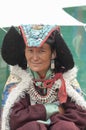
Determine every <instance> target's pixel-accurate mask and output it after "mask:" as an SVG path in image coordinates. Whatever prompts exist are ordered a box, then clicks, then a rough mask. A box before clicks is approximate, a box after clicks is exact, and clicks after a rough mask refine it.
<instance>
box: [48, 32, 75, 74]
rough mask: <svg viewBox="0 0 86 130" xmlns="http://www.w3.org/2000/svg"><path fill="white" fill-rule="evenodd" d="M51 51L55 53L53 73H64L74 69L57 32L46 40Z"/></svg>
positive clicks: (68, 51)
mask: <svg viewBox="0 0 86 130" xmlns="http://www.w3.org/2000/svg"><path fill="white" fill-rule="evenodd" d="M46 43H47V44H49V45H50V47H51V51H52V52H53V51H56V58H55V62H54V63H55V72H66V71H67V70H69V69H72V68H73V67H74V60H73V56H72V54H71V51H70V50H69V48H68V46H67V44H66V43H65V41H64V39H63V38H62V36H61V34H60V32H59V31H57V30H55V31H54V32H53V33H52V34H51V35H50V36H49V38H48V39H47V41H46Z"/></svg>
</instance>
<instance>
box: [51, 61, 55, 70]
mask: <svg viewBox="0 0 86 130" xmlns="http://www.w3.org/2000/svg"><path fill="white" fill-rule="evenodd" d="M51 69H52V70H53V69H55V63H54V60H53V59H52V60H51Z"/></svg>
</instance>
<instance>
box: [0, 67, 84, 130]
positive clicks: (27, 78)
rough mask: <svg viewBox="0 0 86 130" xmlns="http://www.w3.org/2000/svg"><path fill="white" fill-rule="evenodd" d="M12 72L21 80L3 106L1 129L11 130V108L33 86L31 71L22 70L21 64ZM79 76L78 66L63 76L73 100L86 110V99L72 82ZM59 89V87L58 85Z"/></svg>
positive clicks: (13, 68)
mask: <svg viewBox="0 0 86 130" xmlns="http://www.w3.org/2000/svg"><path fill="white" fill-rule="evenodd" d="M11 73H12V74H14V75H17V76H19V77H20V78H21V82H19V83H18V84H17V87H16V88H14V89H13V91H12V92H11V93H10V94H9V96H8V99H7V101H6V104H5V106H4V108H3V113H2V123H1V130H10V127H9V115H10V112H11V108H12V106H13V105H14V103H15V102H18V100H19V99H20V98H21V97H24V94H25V91H27V90H28V87H29V86H33V81H32V77H31V75H30V74H29V73H27V72H26V71H25V70H22V69H21V68H20V67H19V66H17V65H16V66H13V67H12V70H11ZM76 77H77V68H76V67H74V68H73V69H71V70H69V71H67V72H65V73H64V74H63V78H64V80H65V85H66V92H67V95H68V96H69V97H71V100H73V101H74V102H75V103H76V104H77V105H79V106H81V107H82V109H85V110H86V101H85V99H84V98H83V96H82V95H80V94H79V93H78V92H77V91H76V90H75V89H74V88H73V86H72V85H71V84H70V82H71V81H72V80H73V79H74V78H76ZM55 85H56V86H58V82H57V81H56V82H55ZM58 89H59V87H58ZM13 95H15V96H13Z"/></svg>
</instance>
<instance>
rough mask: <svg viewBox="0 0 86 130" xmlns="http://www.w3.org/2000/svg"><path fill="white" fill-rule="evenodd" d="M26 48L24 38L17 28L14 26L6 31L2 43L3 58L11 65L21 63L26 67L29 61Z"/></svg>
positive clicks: (21, 65)
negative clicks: (26, 56)
mask: <svg viewBox="0 0 86 130" xmlns="http://www.w3.org/2000/svg"><path fill="white" fill-rule="evenodd" d="M24 50H25V43H24V40H23V38H22V36H21V34H20V33H19V32H18V31H17V30H16V28H15V27H13V26H12V27H11V28H10V29H9V31H8V32H7V33H6V35H5V37H4V40H3V43H2V48H1V55H2V58H3V59H4V60H5V62H6V63H7V64H9V65H19V66H20V67H22V68H23V69H26V67H27V62H26V58H25V54H24Z"/></svg>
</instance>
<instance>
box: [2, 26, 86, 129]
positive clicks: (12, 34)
mask: <svg viewBox="0 0 86 130" xmlns="http://www.w3.org/2000/svg"><path fill="white" fill-rule="evenodd" d="M2 57H3V59H4V60H5V61H6V62H7V63H8V64H9V65H12V66H13V67H12V70H11V73H10V76H9V78H8V80H7V83H6V85H5V88H4V92H3V101H2V106H3V113H2V124H1V130H84V129H85V127H86V101H85V100H84V98H83V96H82V92H81V89H80V87H79V84H78V82H77V80H76V76H77V68H76V67H75V66H74V61H73V57H72V54H71V52H70V50H69V48H68V47H67V45H66V44H65V42H64V40H63V38H62V36H61V34H60V30H59V28H58V27H57V26H56V25H55V26H54V25H21V26H20V27H19V31H17V30H16V28H14V27H11V28H10V29H9V31H8V32H7V34H6V36H5V38H4V40H3V45H2Z"/></svg>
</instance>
